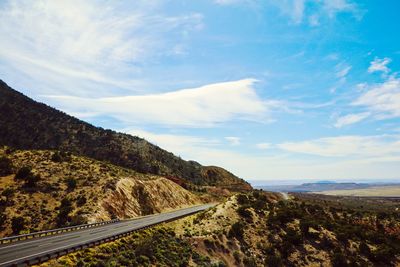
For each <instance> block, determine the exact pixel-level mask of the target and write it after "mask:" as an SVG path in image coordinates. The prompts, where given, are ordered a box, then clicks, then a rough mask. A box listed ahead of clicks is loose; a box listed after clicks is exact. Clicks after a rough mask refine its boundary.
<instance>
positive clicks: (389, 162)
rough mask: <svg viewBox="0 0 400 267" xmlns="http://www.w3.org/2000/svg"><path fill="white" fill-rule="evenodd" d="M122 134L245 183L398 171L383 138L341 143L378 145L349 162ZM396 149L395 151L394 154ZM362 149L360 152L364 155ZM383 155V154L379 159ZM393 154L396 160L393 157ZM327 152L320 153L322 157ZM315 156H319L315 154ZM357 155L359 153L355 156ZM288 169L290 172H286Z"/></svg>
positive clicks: (384, 175) (215, 142) (194, 139)
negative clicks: (222, 170)
mask: <svg viewBox="0 0 400 267" xmlns="http://www.w3.org/2000/svg"><path fill="white" fill-rule="evenodd" d="M124 132H127V133H131V134H133V135H138V136H140V137H144V138H146V139H147V140H149V141H151V142H153V143H156V144H157V145H159V146H160V147H162V148H164V149H167V150H168V151H171V152H173V153H174V154H176V155H180V156H182V157H183V158H184V159H192V160H196V161H198V162H200V163H201V164H203V165H217V166H221V167H224V168H226V169H228V170H229V171H231V172H233V173H234V174H236V175H238V176H239V177H243V178H245V179H249V180H255V179H259V180H265V179H301V178H303V179H306V178H308V179H310V178H314V179H357V178H364V179H366V178H375V179H376V178H387V179H389V178H391V179H393V178H398V177H397V176H396V175H397V174H398V173H399V171H400V164H398V163H399V162H400V157H399V155H398V151H400V150H399V149H398V147H399V144H398V143H397V144H396V143H395V142H394V141H392V142H389V141H387V143H386V145H385V143H384V142H383V141H382V140H384V137H365V139H363V138H362V137H353V138H349V139H348V140H347V141H346V142H345V143H346V144H347V143H353V141H354V140H356V143H357V144H358V145H357V148H358V147H359V146H362V143H363V142H364V141H367V143H368V142H372V143H374V142H375V144H379V145H378V147H376V148H375V150H376V152H377V153H372V152H373V150H374V149H373V144H369V145H368V144H367V145H366V146H369V147H370V148H369V149H367V150H369V153H368V154H367V155H366V157H364V158H363V157H362V156H360V158H356V159H349V158H347V157H345V158H337V157H336V158H333V159H334V160H333V161H328V162H327V161H326V160H320V159H311V160H310V159H304V158H301V157H300V156H299V155H298V154H295V155H293V157H292V156H290V155H289V156H288V155H280V154H276V155H275V156H272V157H266V156H254V155H252V154H245V153H239V152H233V151H230V150H227V149H225V148H224V149H221V148H220V146H221V145H223V144H222V143H220V142H219V141H218V140H215V139H212V138H211V139H210V138H203V137H196V136H187V135H173V134H155V133H151V132H147V131H142V130H130V131H129V130H126V131H124ZM343 141H344V140H342V142H339V140H337V141H333V140H331V141H323V142H328V143H331V145H330V147H331V149H334V146H337V145H341V144H342V145H343ZM388 145H394V146H395V147H394V148H393V149H392V151H394V152H393V153H388V152H391V151H383V150H382V149H381V146H383V147H385V148H386V149H387V147H388ZM375 146H376V145H375ZM396 149H397V151H395V150H396ZM349 150H350V149H347V150H346V151H344V152H342V153H339V152H330V153H329V154H334V155H338V154H340V155H350V154H351V153H350V152H349ZM365 150H366V148H363V151H365ZM383 152H385V153H384V154H385V155H383ZM396 152H397V156H396V154H395V153H396ZM326 153H327V152H325V153H323V154H326ZM318 154H319V153H318ZM359 154H361V153H359ZM370 155H379V156H377V157H372V158H371V157H369V158H368V157H367V156H370ZM288 166H290V168H288Z"/></svg>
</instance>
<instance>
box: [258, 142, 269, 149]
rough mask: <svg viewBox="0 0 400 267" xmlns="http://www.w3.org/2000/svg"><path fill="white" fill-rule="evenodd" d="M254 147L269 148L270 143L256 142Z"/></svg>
mask: <svg viewBox="0 0 400 267" xmlns="http://www.w3.org/2000/svg"><path fill="white" fill-rule="evenodd" d="M256 147H257V148H258V149H262V150H265V149H269V148H271V147H272V145H271V144H270V143H259V144H256Z"/></svg>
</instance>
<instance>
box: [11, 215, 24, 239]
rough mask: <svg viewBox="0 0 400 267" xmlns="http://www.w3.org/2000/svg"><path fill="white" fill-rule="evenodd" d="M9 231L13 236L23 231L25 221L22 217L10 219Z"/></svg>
mask: <svg viewBox="0 0 400 267" xmlns="http://www.w3.org/2000/svg"><path fill="white" fill-rule="evenodd" d="M11 229H12V231H13V234H15V235H17V234H19V233H20V232H21V231H22V230H24V229H25V219H24V218H23V217H20V216H18V217H13V218H12V219H11Z"/></svg>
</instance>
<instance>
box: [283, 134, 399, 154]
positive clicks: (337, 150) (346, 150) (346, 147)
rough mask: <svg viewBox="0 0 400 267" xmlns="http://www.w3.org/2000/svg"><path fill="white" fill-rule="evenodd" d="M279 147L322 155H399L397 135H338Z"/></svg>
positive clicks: (296, 151)
mask: <svg viewBox="0 0 400 267" xmlns="http://www.w3.org/2000/svg"><path fill="white" fill-rule="evenodd" d="M277 146H278V147H279V148H281V149H283V150H286V151H289V152H295V153H302V154H310V155H317V156H323V157H352V156H353V157H354V156H355V157H361V158H368V157H384V156H385V157H392V156H396V157H400V138H399V137H398V136H385V135H381V136H339V137H325V138H319V139H314V140H309V141H301V142H286V143H281V144H278V145H277Z"/></svg>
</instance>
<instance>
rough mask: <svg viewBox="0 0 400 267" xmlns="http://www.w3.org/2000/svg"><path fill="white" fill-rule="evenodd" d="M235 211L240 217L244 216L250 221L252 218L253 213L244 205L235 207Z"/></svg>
mask: <svg viewBox="0 0 400 267" xmlns="http://www.w3.org/2000/svg"><path fill="white" fill-rule="evenodd" d="M237 213H238V214H239V216H240V217H242V218H245V219H246V220H249V221H251V220H252V219H253V214H252V213H251V211H250V210H249V209H248V208H247V207H246V206H240V207H239V208H238V209H237Z"/></svg>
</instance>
